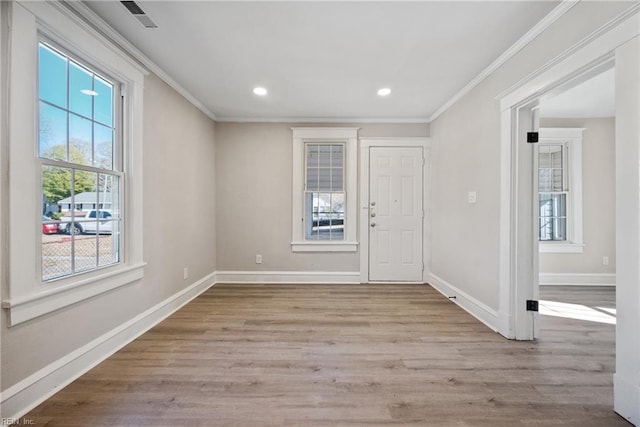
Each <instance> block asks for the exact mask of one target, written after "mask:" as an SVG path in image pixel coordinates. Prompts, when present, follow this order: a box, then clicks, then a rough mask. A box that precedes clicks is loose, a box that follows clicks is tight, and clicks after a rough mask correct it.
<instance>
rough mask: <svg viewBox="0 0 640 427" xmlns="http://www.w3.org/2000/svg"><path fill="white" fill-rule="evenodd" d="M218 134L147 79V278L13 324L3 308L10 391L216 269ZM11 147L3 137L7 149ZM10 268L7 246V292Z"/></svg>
mask: <svg viewBox="0 0 640 427" xmlns="http://www.w3.org/2000/svg"><path fill="white" fill-rule="evenodd" d="M5 102H6V99H3V104H2V105H3V106H4V105H6V104H5ZM2 109H4V108H0V110H2ZM4 123H5V122H4V121H3V129H4ZM214 138H215V125H214V123H213V122H212V121H211V120H210V119H209V118H208V117H206V116H205V115H204V114H202V113H201V112H200V111H199V110H197V109H196V108H195V107H193V106H192V105H191V104H190V103H188V102H187V101H186V100H185V99H184V98H183V97H182V96H180V95H179V94H178V93H176V92H175V91H174V90H173V89H171V88H169V87H168V86H167V85H165V84H164V83H163V82H162V81H161V80H159V79H158V78H157V77H155V76H153V75H150V76H148V77H147V78H146V79H145V103H144V214H145V215H144V260H145V261H146V262H147V267H146V268H145V276H144V279H143V280H141V281H139V282H137V283H134V284H130V285H127V286H124V287H122V288H119V289H117V290H115V291H113V292H109V293H106V294H103V295H100V296H98V297H95V298H92V299H89V300H86V301H84V302H81V303H78V304H75V305H72V306H70V307H67V308H65V309H62V310H59V311H56V312H54V313H50V314H49V315H46V316H43V317H40V318H37V319H34V320H31V321H29V322H26V323H24V324H20V325H18V326H15V327H12V328H7V326H6V325H7V319H6V317H5V313H3V316H2V324H1V325H0V333H1V334H2V337H1V339H2V350H1V351H2V390H6V389H7V388H8V387H10V386H12V385H14V384H16V383H17V382H18V381H20V380H22V379H24V378H25V377H27V376H29V375H30V374H33V373H34V372H36V371H38V370H39V369H41V368H43V367H45V366H46V365H48V364H50V363H51V362H53V361H55V360H57V359H59V358H61V357H63V356H65V355H67V354H68V353H70V352H72V351H73V350H75V349H77V348H79V347H81V346H83V345H85V344H87V343H88V342H89V341H91V340H93V339H95V338H97V337H98V336H100V335H102V334H104V333H106V332H108V331H110V330H112V329H114V328H116V327H117V326H119V325H121V324H123V323H124V322H126V321H128V320H130V319H131V318H133V317H135V316H136V315H138V314H140V313H142V312H144V311H145V310H147V309H149V308H150V307H152V306H154V305H155V304H157V303H159V302H160V301H162V300H164V299H166V298H168V297H170V296H171V295H173V294H175V293H176V292H178V291H180V290H181V289H183V288H185V287H186V286H188V285H190V284H192V283H193V282H195V281H197V280H198V279H199V278H202V277H204V276H206V275H207V274H210V273H212V272H214V271H215V268H216V266H215V256H216V253H215V243H214V242H215V227H214V224H215V204H214V199H215V192H214V189H215V176H214V170H213V167H212V165H213V162H214V140H215V139H214ZM5 144H6V138H2V152H3V153H6V147H5ZM3 159H6V157H5V156H3ZM2 166H3V167H2V171H3V172H2V174H3V180H2V205H3V210H2V216H1V218H2V231H3V234H2V237H3V239H2V241H3V242H6V240H5V236H6V235H7V234H6V230H7V223H6V218H7V217H6V215H4V212H5V208H4V206H5V205H6V200H7V181H6V179H4V177H5V176H6V175H5V174H6V172H5V171H6V169H5V166H6V164H2ZM3 244H4V243H3ZM6 266H7V253H6V251H3V252H2V271H3V274H2V276H1V277H2V288H1V289H2V294H3V295H6V293H7V291H8V284H7V275H6V271H7V270H6ZM183 267H188V268H189V272H190V279H189V280H186V281H185V280H183V278H182V277H183V276H182V272H183Z"/></svg>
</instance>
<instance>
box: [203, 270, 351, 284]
mask: <svg viewBox="0 0 640 427" xmlns="http://www.w3.org/2000/svg"><path fill="white" fill-rule="evenodd" d="M359 278H360V272H358V271H217V272H216V283H260V284H269V283H305V284H317V285H324V284H343V285H355V284H359V283H360V280H359Z"/></svg>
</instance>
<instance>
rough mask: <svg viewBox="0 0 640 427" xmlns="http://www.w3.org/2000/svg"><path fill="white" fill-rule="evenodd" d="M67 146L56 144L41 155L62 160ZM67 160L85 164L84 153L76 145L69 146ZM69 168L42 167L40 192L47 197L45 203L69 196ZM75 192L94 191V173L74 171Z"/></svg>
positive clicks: (70, 177)
mask: <svg viewBox="0 0 640 427" xmlns="http://www.w3.org/2000/svg"><path fill="white" fill-rule="evenodd" d="M66 151H67V147H65V146H64V145H57V146H55V147H53V148H51V150H49V151H48V152H47V153H45V155H44V156H43V157H45V158H48V159H56V160H62V159H66V158H67V153H66ZM69 162H70V163H76V164H81V165H86V164H87V161H86V155H85V154H84V153H83V152H82V151H81V150H80V149H79V148H77V147H75V146H73V145H72V146H69ZM72 175H73V174H72V172H71V169H66V168H60V167H55V166H44V167H43V168H42V192H43V194H44V196H45V197H46V199H47V203H57V202H58V201H60V200H62V199H66V198H67V197H69V196H71V181H72ZM74 183H75V193H76V194H79V193H83V192H85V191H95V188H96V174H95V173H91V172H86V171H79V170H76V171H75V179H74Z"/></svg>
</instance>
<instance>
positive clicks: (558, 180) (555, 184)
mask: <svg viewBox="0 0 640 427" xmlns="http://www.w3.org/2000/svg"><path fill="white" fill-rule="evenodd" d="M551 172H552V182H551V191H562V190H564V185H563V179H562V169H551Z"/></svg>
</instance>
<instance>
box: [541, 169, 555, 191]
mask: <svg viewBox="0 0 640 427" xmlns="http://www.w3.org/2000/svg"><path fill="white" fill-rule="evenodd" d="M552 175H553V174H552V169H538V191H541V192H542V191H546V192H551V191H552V188H553V187H552Z"/></svg>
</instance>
